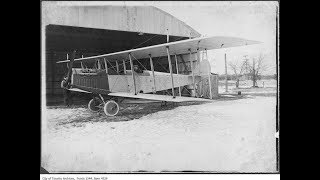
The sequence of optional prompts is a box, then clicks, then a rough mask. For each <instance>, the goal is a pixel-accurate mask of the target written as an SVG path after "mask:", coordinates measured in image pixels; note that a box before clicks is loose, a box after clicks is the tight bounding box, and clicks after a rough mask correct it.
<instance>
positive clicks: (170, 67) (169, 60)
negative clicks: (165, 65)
mask: <svg viewBox="0 0 320 180" xmlns="http://www.w3.org/2000/svg"><path fill="white" fill-rule="evenodd" d="M166 48H167V55H168V62H169V70H170V76H171V85H172V97H173V98H175V95H174V83H173V75H172V64H171V59H170V54H169V46H167V47H166Z"/></svg>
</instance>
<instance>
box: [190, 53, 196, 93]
mask: <svg viewBox="0 0 320 180" xmlns="http://www.w3.org/2000/svg"><path fill="white" fill-rule="evenodd" d="M189 51H190V56H189V58H190V59H189V60H190V67H191V72H192V84H193V92H194V95H193V96H195V95H196V86H195V79H194V72H193V61H192V56H191V55H192V54H191V49H189Z"/></svg>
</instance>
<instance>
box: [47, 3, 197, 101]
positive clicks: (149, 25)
mask: <svg viewBox="0 0 320 180" xmlns="http://www.w3.org/2000/svg"><path fill="white" fill-rule="evenodd" d="M42 27H43V29H44V34H45V59H46V70H45V72H46V95H47V97H48V96H61V95H62V89H61V88H60V82H61V80H62V78H63V76H64V75H65V73H66V72H67V67H66V65H65V64H64V65H63V64H56V62H57V61H61V60H65V59H67V57H68V55H70V53H71V52H72V51H73V50H74V49H75V50H77V53H76V58H80V57H82V56H83V57H87V56H93V55H101V54H105V53H112V52H117V51H122V50H128V49H133V48H140V47H145V46H150V45H156V44H162V43H166V41H167V33H168V34H169V37H170V38H169V42H173V41H178V40H184V39H188V38H195V37H200V36H201V35H200V33H198V32H197V31H196V30H194V29H193V28H191V27H190V26H188V25H187V24H185V23H184V22H182V21H180V20H179V19H177V18H175V17H173V16H172V15H170V14H168V13H166V12H164V11H162V10H160V9H158V8H156V7H151V6H78V5H73V6H70V5H69V6H62V5H58V4H57V3H54V2H50V3H47V4H45V6H42ZM167 29H168V30H167ZM184 59H185V60H184ZM188 59H189V58H188V55H186V57H183V56H182V55H181V56H179V57H178V64H179V65H178V66H179V73H182V74H183V73H188V72H187V71H188V66H190V64H188ZM145 66H146V67H149V65H148V63H147V61H146V64H145ZM155 71H162V72H169V70H168V61H167V57H161V58H160V59H158V61H157V63H155ZM180 71H181V72H180Z"/></svg>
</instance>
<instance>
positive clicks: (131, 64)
mask: <svg viewBox="0 0 320 180" xmlns="http://www.w3.org/2000/svg"><path fill="white" fill-rule="evenodd" d="M129 60H130V67H131V72H132V73H131V74H132V80H133V88H134V95H137V92H136V79H135V77H134V69H133V62H132V59H131V54H130V53H129Z"/></svg>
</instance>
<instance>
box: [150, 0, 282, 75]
mask: <svg viewBox="0 0 320 180" xmlns="http://www.w3.org/2000/svg"><path fill="white" fill-rule="evenodd" d="M153 6H156V7H158V8H160V9H162V10H164V11H166V12H168V13H170V14H172V15H173V16H175V17H177V18H178V19H180V20H182V21H184V22H185V23H186V24H188V25H189V26H191V27H192V28H193V29H195V30H196V31H198V32H199V33H200V34H202V35H205V36H220V35H221V36H234V37H240V38H245V39H249V40H258V41H261V42H263V44H260V45H252V46H247V47H241V48H240V47H238V48H228V49H221V50H211V51H210V52H208V56H209V61H210V63H211V66H212V67H211V69H212V72H216V73H219V74H223V73H224V53H227V61H240V60H242V59H243V55H246V54H248V55H249V56H257V55H258V54H259V53H265V54H267V55H268V56H267V57H266V63H267V64H268V65H269V66H271V67H270V68H269V70H268V71H267V72H266V73H265V74H274V73H276V68H275V67H276V6H277V3H276V2H262V1H261V2H232V1H230V2H208V1H206V2H205V1H204V2H196V1H193V2H157V3H153ZM229 72H230V71H229Z"/></svg>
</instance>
